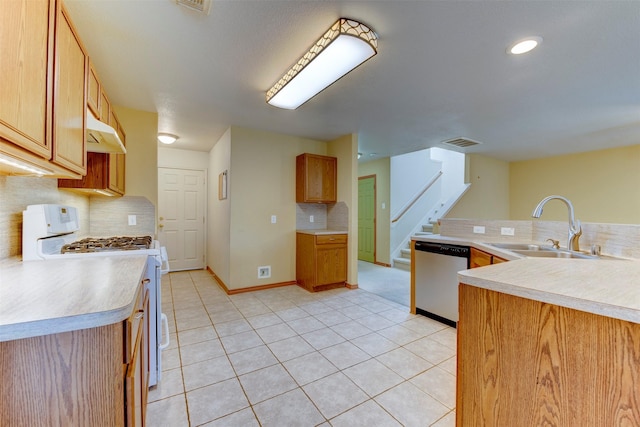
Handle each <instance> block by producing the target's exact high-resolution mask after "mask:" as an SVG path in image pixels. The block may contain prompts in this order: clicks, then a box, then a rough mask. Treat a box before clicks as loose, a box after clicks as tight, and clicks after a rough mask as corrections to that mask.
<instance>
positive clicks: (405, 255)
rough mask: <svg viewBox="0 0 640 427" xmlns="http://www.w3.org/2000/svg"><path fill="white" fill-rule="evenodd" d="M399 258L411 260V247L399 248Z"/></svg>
mask: <svg viewBox="0 0 640 427" xmlns="http://www.w3.org/2000/svg"><path fill="white" fill-rule="evenodd" d="M400 256H401V258H404V259H408V260H411V249H400Z"/></svg>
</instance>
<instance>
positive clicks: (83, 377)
mask: <svg viewBox="0 0 640 427" xmlns="http://www.w3.org/2000/svg"><path fill="white" fill-rule="evenodd" d="M122 331H123V327H122V323H121V322H118V323H116V324H113V325H108V326H103V327H100V328H89V329H82V330H78V331H72V332H64V333H59V334H52V335H45V336H40V337H34V338H26V339H21V340H14V341H5V342H0V378H2V381H0V391H1V392H0V408H2V410H1V411H0V425H1V426H45V425H60V426H116V427H117V426H122V425H123V424H124V420H125V412H124V404H123V390H124V378H123V375H122V366H123V364H122V354H123V337H122Z"/></svg>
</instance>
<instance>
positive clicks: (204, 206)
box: [156, 166, 209, 271]
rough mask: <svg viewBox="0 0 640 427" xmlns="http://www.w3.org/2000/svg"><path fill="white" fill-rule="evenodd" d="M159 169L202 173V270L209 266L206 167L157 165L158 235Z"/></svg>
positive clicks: (207, 181)
mask: <svg viewBox="0 0 640 427" xmlns="http://www.w3.org/2000/svg"><path fill="white" fill-rule="evenodd" d="M160 169H176V170H183V171H195V172H202V174H203V178H202V179H203V180H204V183H203V184H204V190H203V191H204V194H203V198H204V200H203V201H202V210H203V212H202V215H203V217H204V223H203V227H204V229H203V236H202V238H203V242H202V243H203V244H202V256H203V258H204V259H203V264H204V266H203V268H202V269H203V270H207V269H208V268H209V266H208V265H207V248H208V245H207V242H208V238H207V236H208V234H209V214H208V211H209V172H208V170H207V169H197V168H181V167H174V166H158V167H157V175H156V176H157V180H158V182H157V185H158V207H157V209H156V236H158V237H159V233H160V230H158V224H159V223H160ZM177 271H189V270H177Z"/></svg>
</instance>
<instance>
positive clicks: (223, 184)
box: [218, 170, 227, 200]
mask: <svg viewBox="0 0 640 427" xmlns="http://www.w3.org/2000/svg"><path fill="white" fill-rule="evenodd" d="M226 198H227V171H226V170H225V171H223V172H222V173H220V175H218V200H224V199H226Z"/></svg>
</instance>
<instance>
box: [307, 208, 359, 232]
mask: <svg viewBox="0 0 640 427" xmlns="http://www.w3.org/2000/svg"><path fill="white" fill-rule="evenodd" d="M311 216H313V222H311V220H310V217H311ZM296 229H298V230H324V229H330V230H345V231H346V230H348V229H349V207H348V206H347V204H346V203H344V202H338V203H335V204H330V205H326V204H323V203H296Z"/></svg>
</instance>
